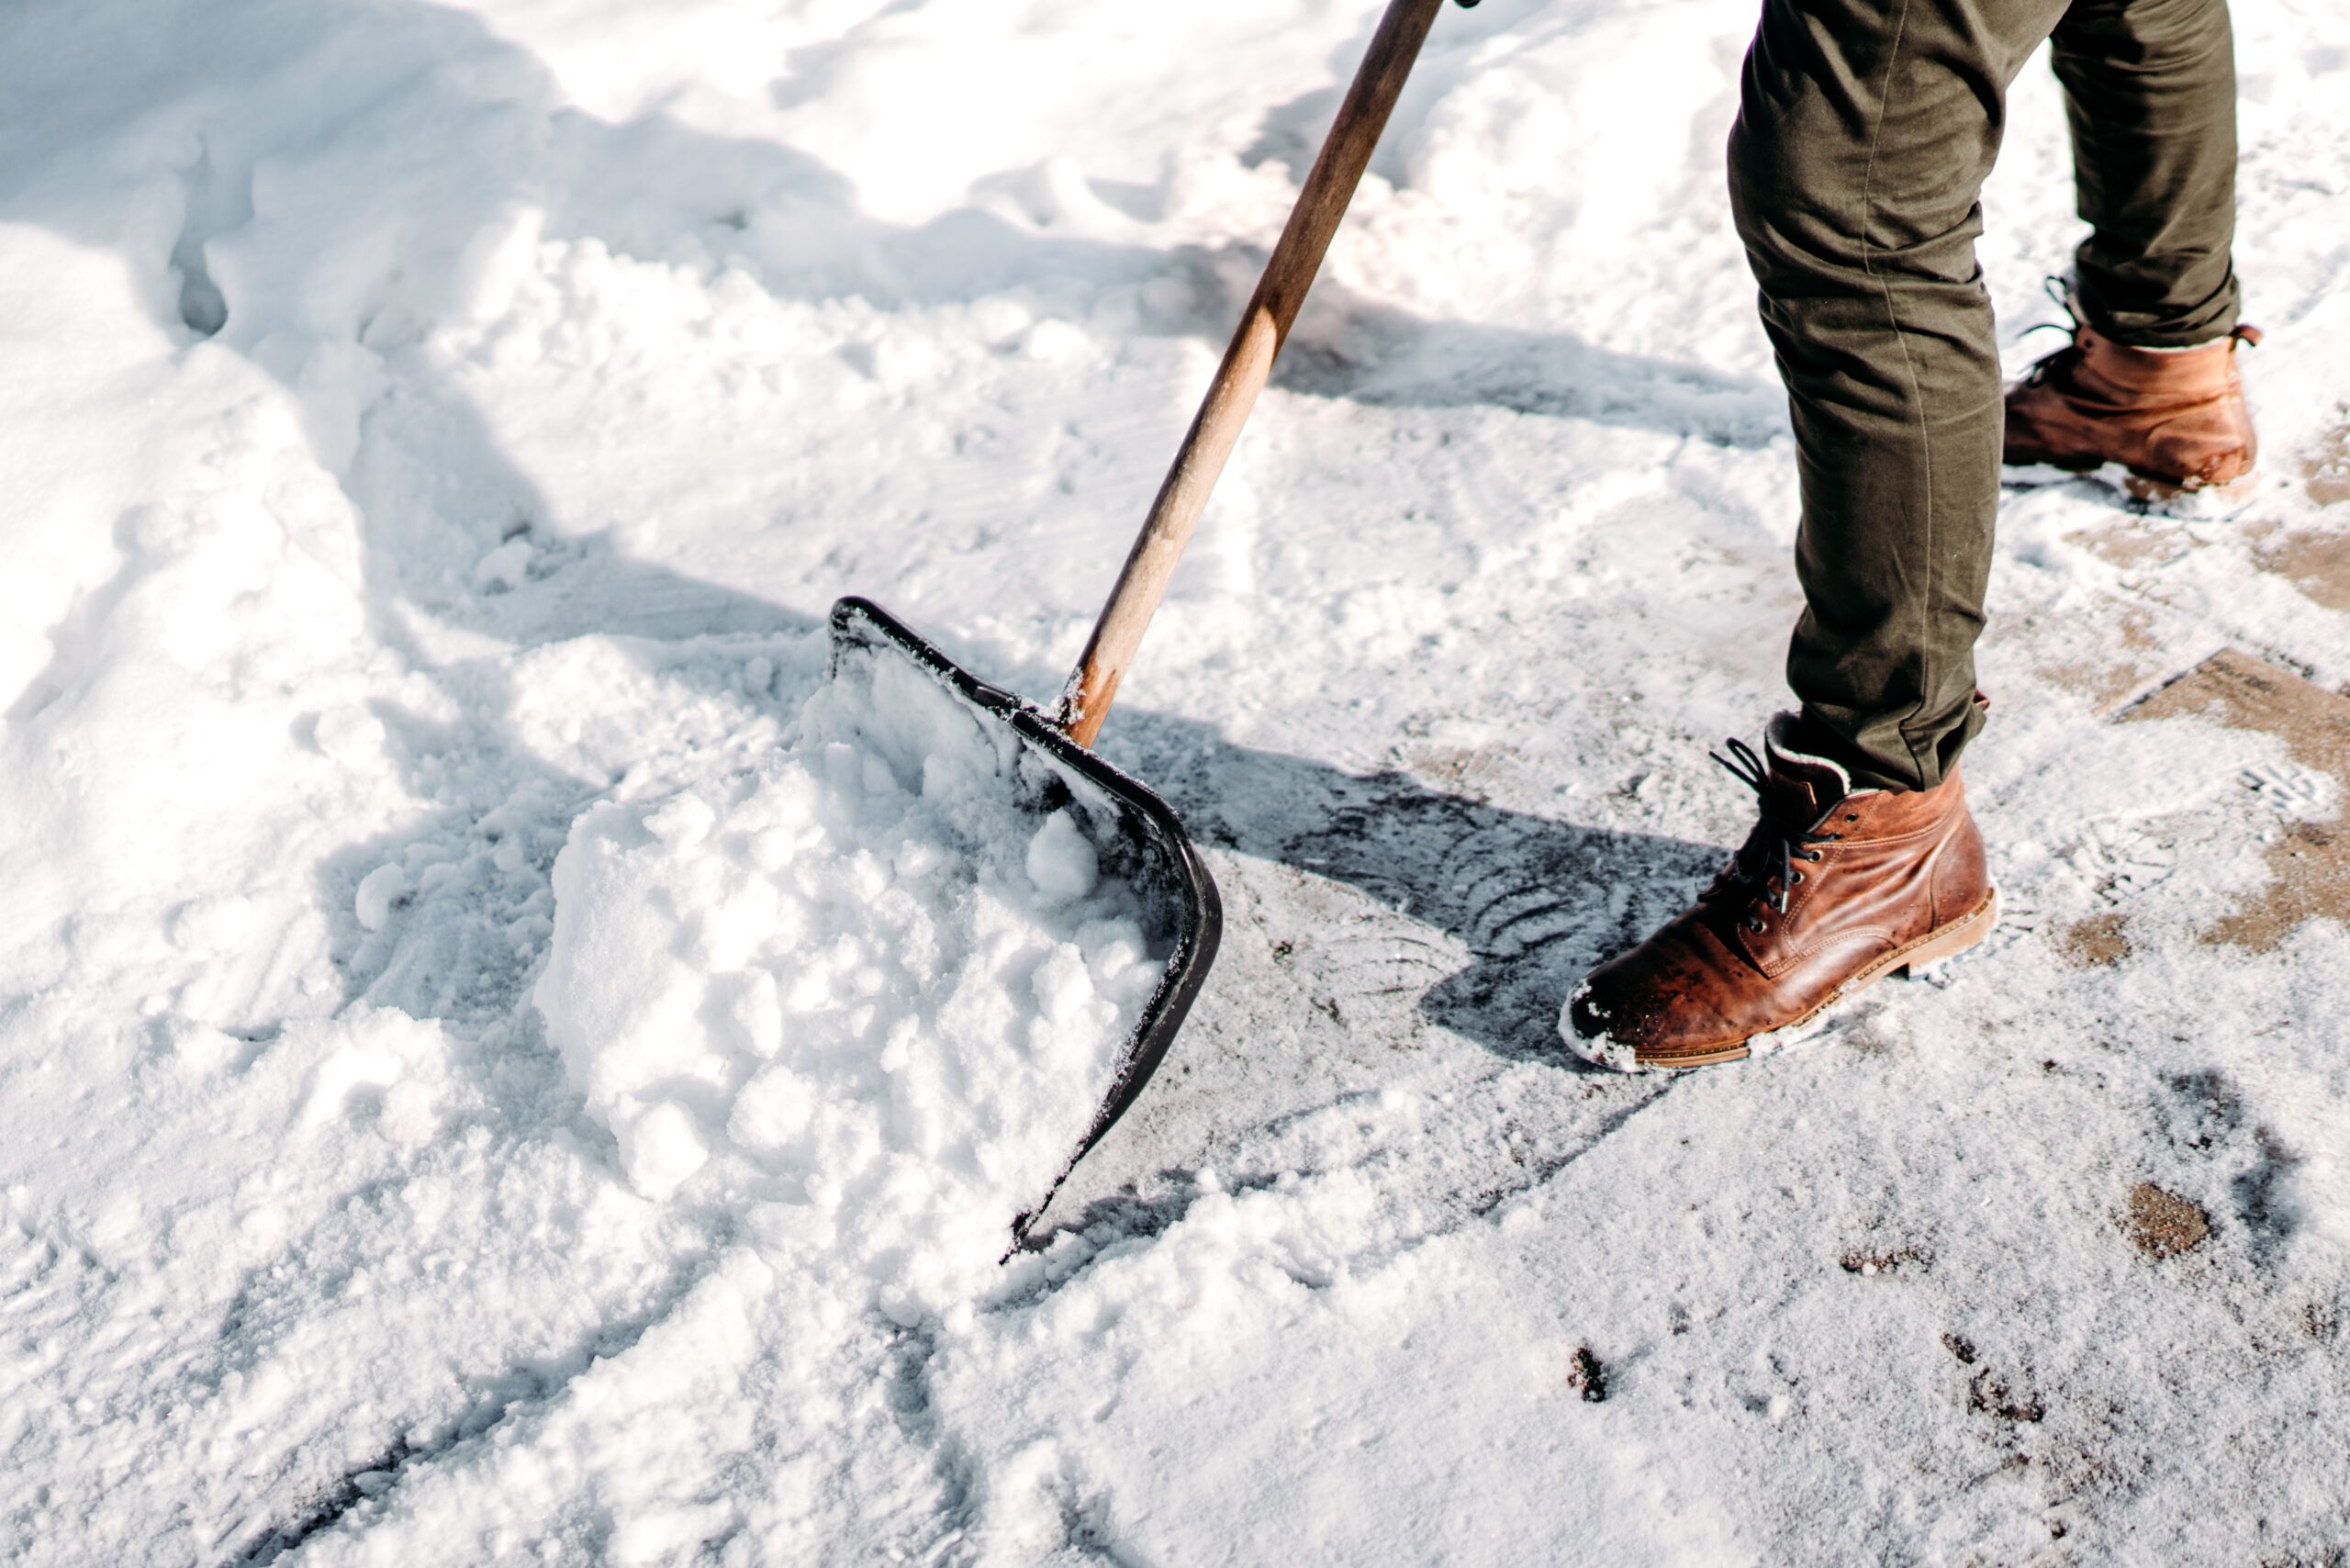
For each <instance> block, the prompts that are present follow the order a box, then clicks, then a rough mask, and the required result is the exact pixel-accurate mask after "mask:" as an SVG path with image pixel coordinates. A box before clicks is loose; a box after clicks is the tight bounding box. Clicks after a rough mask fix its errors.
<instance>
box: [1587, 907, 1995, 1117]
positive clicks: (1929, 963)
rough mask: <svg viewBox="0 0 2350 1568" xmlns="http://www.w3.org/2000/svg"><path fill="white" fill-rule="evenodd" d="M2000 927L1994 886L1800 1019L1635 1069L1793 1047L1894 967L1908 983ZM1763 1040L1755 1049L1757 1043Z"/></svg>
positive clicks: (1638, 1061) (1646, 1060)
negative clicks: (1836, 1008) (1827, 1015)
mask: <svg viewBox="0 0 2350 1568" xmlns="http://www.w3.org/2000/svg"><path fill="white" fill-rule="evenodd" d="M1997 924H1999V890H1998V889H1997V888H1993V889H1992V890H1989V891H1988V892H1986V893H1985V894H1984V895H1983V902H1981V903H1979V904H1976V905H1975V907H1974V908H1973V909H1972V910H1969V911H1968V912H1967V913H1964V914H1962V915H1960V916H1959V917H1958V918H1957V919H1956V920H1953V921H1952V922H1951V923H1950V924H1947V925H1940V926H1936V927H1935V928H1934V929H1933V930H1931V931H1929V932H1927V933H1926V934H1925V935H1923V936H1920V937H1919V938H1918V939H1917V940H1916V941H1914V942H1911V943H1909V944H1908V945H1907V946H1900V947H1896V948H1895V949H1894V950H1893V951H1892V952H1890V953H1887V954H1886V955H1885V956H1884V957H1882V958H1878V959H1877V960H1876V961H1875V962H1874V963H1871V964H1869V965H1868V966H1867V967H1865V968H1863V969H1860V970H1858V971H1857V972H1855V973H1854V974H1853V976H1852V979H1850V980H1846V981H1845V982H1844V983H1843V984H1842V985H1840V986H1838V987H1837V988H1836V989H1835V990H1834V991H1830V992H1829V993H1828V995H1827V996H1826V997H1824V998H1823V999H1822V1000H1821V1001H1820V1002H1819V1005H1818V1006H1817V1007H1814V1008H1813V1009H1812V1010H1811V1011H1810V1012H1808V1013H1807V1014H1804V1015H1803V1016H1802V1017H1800V1018H1797V1019H1795V1020H1793V1021H1792V1022H1789V1023H1785V1024H1782V1025H1779V1026H1778V1027H1777V1028H1775V1029H1766V1030H1764V1031H1763V1032H1762V1034H1759V1035H1751V1036H1748V1037H1747V1038H1745V1039H1743V1040H1740V1041H1739V1042H1738V1043H1737V1044H1736V1045H1730V1046H1724V1047H1721V1048H1720V1049H1719V1050H1717V1051H1709V1052H1707V1053H1706V1054H1705V1055H1703V1056H1676V1057H1635V1058H1633V1067H1634V1070H1636V1071H1651V1072H1669V1071H1673V1070H1677V1069H1680V1068H1684V1067H1718V1066H1720V1065H1721V1064H1722V1063H1724V1062H1733V1061H1745V1060H1747V1059H1749V1058H1752V1057H1756V1056H1763V1055H1767V1054H1769V1053H1770V1052H1772V1051H1774V1050H1777V1049H1779V1048H1780V1047H1782V1046H1789V1045H1793V1044H1794V1043H1795V1042H1796V1040H1798V1039H1800V1038H1802V1037H1803V1036H1804V1035H1806V1034H1807V1033H1809V1032H1810V1030H1811V1027H1812V1026H1813V1025H1815V1024H1817V1023H1818V1022H1819V1021H1820V1015H1821V1014H1824V1013H1826V1012H1827V1011H1828V1010H1829V1009H1830V1008H1831V1007H1833V1006H1835V1005H1836V1004H1837V1003H1838V1002H1843V1001H1846V1000H1848V999H1850V998H1852V997H1854V996H1857V995H1859V994H1860V993H1861V992H1862V991H1866V990H1867V989H1868V988H1869V987H1871V986H1873V985H1874V984H1875V983H1876V982H1877V981H1879V980H1883V979H1884V978H1885V977H1886V976H1887V975H1889V974H1891V973H1893V971H1894V970H1896V969H1900V970H1903V971H1905V972H1907V973H1908V975H1909V977H1910V978H1911V979H1913V980H1914V979H1916V978H1917V977H1918V976H1919V975H1921V974H1923V973H1925V971H1926V970H1928V969H1933V968H1936V967H1938V966H1940V965H1942V964H1943V963H1946V962H1948V961H1949V960H1950V959H1952V958H1956V957H1958V955H1960V954H1961V953H1964V952H1965V951H1966V950H1967V949H1968V948H1970V947H1974V946H1979V945H1980V944H1981V943H1982V941H1983V939H1984V938H1985V937H1986V936H1988V935H1991V930H1992V927H1994V926H1996V925H1997ZM1758 1042H1762V1045H1761V1048H1760V1049H1757V1048H1756V1047H1757V1043H1758Z"/></svg>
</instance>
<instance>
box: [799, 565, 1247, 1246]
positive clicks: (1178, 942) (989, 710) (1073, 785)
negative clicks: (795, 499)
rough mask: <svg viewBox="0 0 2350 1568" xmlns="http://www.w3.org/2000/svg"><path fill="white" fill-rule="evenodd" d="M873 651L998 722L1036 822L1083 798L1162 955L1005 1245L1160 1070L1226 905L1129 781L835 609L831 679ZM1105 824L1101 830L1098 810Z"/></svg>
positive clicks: (984, 690) (913, 641)
mask: <svg viewBox="0 0 2350 1568" xmlns="http://www.w3.org/2000/svg"><path fill="white" fill-rule="evenodd" d="M867 650H875V651H880V652H885V653H890V654H894V655H899V656H901V657H903V658H905V659H908V660H910V661H912V663H913V664H914V665H915V666H917V667H918V668H920V669H921V670H922V671H923V673H925V674H927V675H928V676H930V677H931V678H933V679H934V680H935V681H937V682H938V683H939V685H941V686H942V687H944V688H946V690H947V691H949V692H950V693H952V694H953V695H954V696H955V697H956V698H957V699H958V700H960V701H961V702H962V703H963V705H964V706H965V707H966V708H968V710H969V711H971V712H972V713H973V715H974V716H976V717H977V718H978V719H979V721H980V722H982V723H986V724H990V725H1002V726H1004V727H1006V728H1008V729H1009V730H1010V731H1011V732H1012V733H1013V734H1014V735H1016V736H1018V737H1019V740H1020V743H1021V744H1022V745H1024V746H1025V747H1027V748H1028V749H1029V750H1030V751H1032V752H1034V753H1035V754H1036V755H1037V756H1041V757H1042V758H1043V759H1044V760H1045V761H1046V763H1047V764H1048V765H1049V768H1050V773H1051V775H1052V776H1053V778H1054V782H1053V783H1051V784H1048V785H1047V786H1046V788H1045V790H1042V791H1041V792H1040V793H1039V794H1038V795H1037V797H1036V799H1035V801H1034V802H1033V804H1034V806H1035V810H1036V812H1037V814H1038V815H1040V816H1042V815H1044V814H1046V813H1047V812H1053V811H1057V810H1058V809H1059V808H1060V807H1062V806H1064V805H1067V804H1068V803H1069V800H1070V799H1071V798H1072V797H1081V798H1084V799H1085V800H1086V801H1087V804H1088V805H1089V806H1090V807H1091V808H1092V809H1091V810H1089V811H1088V812H1086V813H1085V814H1086V816H1087V818H1088V820H1089V824H1090V825H1091V828H1092V829H1093V834H1092V835H1091V836H1094V848H1095V851H1096V852H1097V853H1098V854H1099V855H1100V857H1101V860H1102V868H1103V869H1104V870H1106V871H1108V872H1109V873H1110V874H1111V875H1112V876H1113V877H1115V878H1117V879H1119V880H1121V881H1123V882H1125V883H1126V884H1127V885H1129V886H1131V887H1133V888H1135V889H1136V890H1138V891H1139V892H1140V893H1141V894H1142V897H1143V902H1144V905H1145V928H1144V935H1146V936H1147V938H1148V939H1149V941H1150V943H1151V945H1152V948H1153V950H1154V951H1164V952H1165V953H1166V963H1167V968H1166V970H1165V972H1164V973H1163V974H1162V975H1161V976H1160V977H1159V981H1158V990H1157V991H1153V992H1152V993H1151V997H1150V1000H1149V1002H1147V1003H1146V1004H1145V1005H1144V1007H1143V1010H1142V1015H1141V1017H1140V1018H1139V1019H1137V1020H1136V1024H1135V1028H1134V1033H1133V1034H1132V1035H1130V1036H1127V1039H1126V1042H1125V1047H1124V1048H1123V1051H1122V1053H1121V1055H1120V1058H1119V1061H1118V1070H1117V1072H1116V1074H1115V1076H1113V1078H1112V1080H1111V1082H1110V1092H1109V1093H1108V1095H1107V1096H1105V1097H1104V1098H1103V1100H1102V1105H1101V1108H1100V1109H1099V1110H1097V1111H1096V1112H1095V1113H1094V1116H1093V1125H1092V1126H1091V1127H1089V1128H1088V1129H1087V1130H1086V1134H1085V1137H1083V1138H1082V1139H1081V1140H1080V1142H1079V1144H1078V1146H1077V1148H1075V1149H1074V1150H1073V1151H1071V1153H1070V1154H1069V1159H1068V1161H1067V1163H1065V1164H1064V1165H1062V1167H1061V1170H1060V1174H1059V1175H1057V1176H1056V1177H1054V1178H1053V1184H1052V1186H1051V1187H1050V1188H1049V1189H1047V1190H1046V1192H1044V1193H1041V1194H1040V1195H1039V1196H1038V1198H1037V1200H1036V1204H1035V1207H1034V1208H1030V1209H1027V1210H1024V1211H1023V1212H1022V1213H1021V1214H1020V1215H1019V1216H1018V1217H1017V1218H1015V1219H1014V1220H1013V1222H1012V1238H1013V1245H1014V1246H1017V1245H1018V1244H1019V1243H1020V1242H1022V1241H1024V1240H1025V1239H1026V1238H1027V1236H1028V1228H1029V1226H1032V1225H1034V1224H1035V1222H1036V1219H1037V1216H1039V1215H1042V1214H1043V1213H1044V1212H1045V1209H1046V1205H1047V1204H1050V1203H1051V1202H1052V1201H1053V1194H1054V1193H1057V1192H1059V1191H1060V1188H1061V1183H1062V1182H1066V1181H1067V1180H1068V1179H1069V1172H1070V1171H1071V1170H1075V1169H1076V1168H1077V1162H1078V1161H1079V1160H1080V1159H1084V1158H1085V1156H1086V1153H1087V1151H1088V1150H1090V1149H1091V1148H1092V1147H1093V1146H1094V1145H1095V1144H1097V1143H1099V1142H1101V1141H1102V1134H1104V1133H1106V1132H1108V1131H1109V1130H1110V1128H1111V1127H1112V1126H1114V1125H1115V1124H1116V1122H1117V1120H1118V1118H1119V1117H1120V1116H1122V1115H1124V1114H1125V1111H1126V1107H1127V1106H1129V1105H1131V1104H1133V1103H1135V1100H1136V1097H1138V1096H1139V1095H1140V1094H1141V1093H1142V1091H1143V1086H1144V1085H1145V1084H1147V1083H1148V1082H1149V1081H1150V1075H1151V1074H1152V1073H1154V1072H1156V1071H1158V1064H1159V1062H1160V1061H1161V1060H1163V1059H1164V1058H1166V1055H1167V1047H1169V1045H1172V1044H1173V1043H1174V1040H1175V1032H1176V1031H1177V1030H1178V1029H1181V1027H1182V1026H1183V1019H1184V1016H1185V1014H1189V1013H1190V1012H1191V1010H1192V999H1193V998H1194V997H1196V996H1198V995H1199V993H1200V986H1201V983H1202V982H1203V981H1204V980H1206V979H1207V974H1208V966H1209V965H1210V964H1213V963H1214V961H1215V949H1216V943H1217V942H1218V940H1219V939H1220V938H1221V937H1222V936H1223V935H1224V901H1223V900H1222V899H1221V898H1219V897H1218V896H1217V894H1216V890H1215V879H1214V878H1212V877H1210V876H1209V875H1208V868H1207V866H1206V865H1205V864H1204V863H1203V861H1202V860H1201V859H1200V856H1199V851H1197V850H1196V849H1194V848H1192V840H1191V835H1190V834H1186V833H1185V832H1184V831H1183V824H1182V823H1181V822H1180V821H1178V820H1177V818H1176V816H1175V813H1174V812H1173V811H1171V810H1170V809H1169V807H1168V804H1167V802H1166V801H1162V800H1160V799H1159V798H1158V796H1157V795H1155V794H1153V793H1152V792H1151V791H1150V790H1149V789H1148V788H1147V787H1146V786H1144V785H1143V784H1141V783H1139V782H1137V781H1136V780H1135V779H1132V778H1127V777H1126V776H1125V774H1123V773H1121V772H1119V771H1118V770H1117V769H1116V768H1114V767H1111V766H1110V765H1109V764H1108V763H1106V762H1104V761H1102V759H1101V758H1100V757H1098V756H1094V755H1093V754H1092V753H1091V752H1090V751H1088V750H1086V749H1085V748H1084V747H1083V746H1080V745H1078V744H1077V743H1076V742H1075V741H1072V740H1070V739H1069V737H1068V736H1067V735H1065V734H1062V733H1061V732H1060V731H1059V730H1057V729H1056V728H1054V727H1053V725H1052V724H1051V722H1048V721H1047V720H1046V718H1045V716H1044V715H1043V714H1042V713H1040V712H1038V711H1036V709H1035V707H1034V706H1033V705H1031V704H1029V703H1027V702H1024V701H1023V700H1020V699H1019V698H1017V697H1015V696H1013V694H1012V693H1011V692H1009V691H1006V690H1003V689H1002V688H1000V687H994V686H990V685H989V684H988V683H987V682H986V681H983V680H981V679H979V678H978V677H977V676H974V675H972V674H971V673H970V672H969V671H968V670H966V669H964V668H963V667H962V666H959V665H957V664H956V663H955V661H954V660H952V659H950V658H948V657H947V656H946V655H945V654H942V653H940V652H939V651H938V650H937V649H936V648H934V647H932V646H931V645H930V644H928V643H925V642H923V640H922V639H921V638H920V637H918V636H916V635H915V634H914V633H912V632H911V631H909V630H908V629H907V628H906V626H905V624H904V623H903V622H900V621H899V620H898V619H897V618H896V617H894V616H892V615H890V613H889V612H888V611H887V610H883V609H881V608H880V607H879V606H878V605H876V604H874V603H873V602H872V601H871V600H869V599H856V598H850V599H842V600H840V601H839V602H838V603H836V604H834V606H833V649H832V661H831V671H832V673H834V674H838V673H839V670H840V664H841V659H842V657H843V655H847V654H851V653H857V652H864V651H867ZM1104 805H1106V806H1107V808H1108V812H1107V813H1106V814H1107V815H1108V816H1109V817H1110V819H1111V820H1110V821H1109V822H1107V823H1105V822H1104V821H1103V817H1104V814H1105V813H1104V812H1103V810H1102V807H1103V806H1104Z"/></svg>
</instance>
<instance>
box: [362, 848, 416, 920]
mask: <svg viewBox="0 0 2350 1568" xmlns="http://www.w3.org/2000/svg"><path fill="white" fill-rule="evenodd" d="M406 897H408V873H407V872H406V871H403V870H401V869H400V868H399V867H398V866H397V864H389V865H383V866H378V867H376V868H375V869H374V870H372V871H370V872H368V873H367V874H366V875H365V876H364V877H362V878H360V879H359V891H358V894H357V895H356V896H355V897H354V898H353V900H352V901H351V904H352V913H354V914H356V915H358V916H359V924H362V925H364V926H365V927H366V928H367V929H368V930H370V931H381V930H382V929H384V926H385V924H386V923H387V922H388V921H389V920H390V919H391V918H392V905H394V904H396V903H397V902H399V901H400V900H402V899H404V898H406Z"/></svg>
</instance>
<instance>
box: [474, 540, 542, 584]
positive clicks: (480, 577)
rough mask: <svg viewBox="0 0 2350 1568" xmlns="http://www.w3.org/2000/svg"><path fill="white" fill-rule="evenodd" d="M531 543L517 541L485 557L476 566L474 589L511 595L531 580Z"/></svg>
mask: <svg viewBox="0 0 2350 1568" xmlns="http://www.w3.org/2000/svg"><path fill="white" fill-rule="evenodd" d="M530 575H531V542H530V541H529V540H527V539H516V540H512V541H510V542H509V543H504V544H501V545H499V546H498V548H497V549H495V550H492V551H491V552H490V553H489V554H487V555H484V556H483V557H482V558H481V559H480V561H478V562H477V563H476V564H475V566H474V587H476V588H480V589H481V590H483V591H484V592H486V593H487V592H489V591H492V590H496V591H498V592H501V593H510V592H512V591H513V590H514V589H516V588H520V587H521V586H522V585H523V583H525V582H527V581H528V580H529V579H530Z"/></svg>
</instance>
